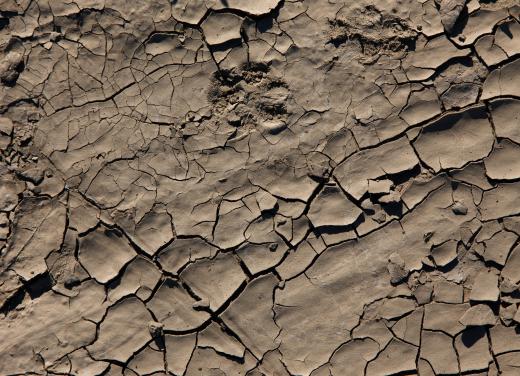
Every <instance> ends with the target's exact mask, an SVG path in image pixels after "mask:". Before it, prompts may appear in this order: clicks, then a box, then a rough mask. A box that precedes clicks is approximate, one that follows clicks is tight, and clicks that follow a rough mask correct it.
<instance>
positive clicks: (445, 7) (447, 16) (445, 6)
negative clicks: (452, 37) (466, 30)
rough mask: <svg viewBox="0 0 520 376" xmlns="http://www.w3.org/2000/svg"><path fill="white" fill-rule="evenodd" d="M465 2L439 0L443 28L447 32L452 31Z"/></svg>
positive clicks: (462, 0) (463, 0) (461, 0)
mask: <svg viewBox="0 0 520 376" xmlns="http://www.w3.org/2000/svg"><path fill="white" fill-rule="evenodd" d="M465 3H466V0H441V4H440V9H439V13H440V14H441V22H442V25H443V26H444V30H446V32H447V33H448V34H451V33H452V32H453V30H454V28H455V24H456V23H457V20H458V19H459V15H460V13H461V12H462V10H463V9H464V4H465Z"/></svg>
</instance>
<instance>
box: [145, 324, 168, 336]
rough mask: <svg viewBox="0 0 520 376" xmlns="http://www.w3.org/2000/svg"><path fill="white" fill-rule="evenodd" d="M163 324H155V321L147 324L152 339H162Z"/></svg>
mask: <svg viewBox="0 0 520 376" xmlns="http://www.w3.org/2000/svg"><path fill="white" fill-rule="evenodd" d="M163 329H164V324H162V323H160V322H157V321H150V322H149V323H148V331H149V332H150V335H151V336H152V338H155V339H157V338H162V337H163V335H164V332H163Z"/></svg>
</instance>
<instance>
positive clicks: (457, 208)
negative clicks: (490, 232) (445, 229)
mask: <svg viewBox="0 0 520 376" xmlns="http://www.w3.org/2000/svg"><path fill="white" fill-rule="evenodd" d="M451 211H452V212H453V213H454V214H456V215H466V214H468V208H467V207H466V206H465V205H464V204H463V203H462V202H459V201H457V202H455V203H454V204H453V205H452V206H451Z"/></svg>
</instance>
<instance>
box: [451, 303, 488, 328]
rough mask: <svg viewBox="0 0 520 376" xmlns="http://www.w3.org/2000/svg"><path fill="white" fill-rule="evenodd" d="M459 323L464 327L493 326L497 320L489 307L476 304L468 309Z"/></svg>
mask: <svg viewBox="0 0 520 376" xmlns="http://www.w3.org/2000/svg"><path fill="white" fill-rule="evenodd" d="M459 322H460V323H461V324H462V325H465V326H493V325H495V324H496V322H497V319H496V317H495V314H494V313H493V311H492V310H491V308H489V306H487V305H485V304H478V305H475V306H473V307H471V308H470V309H468V310H467V311H466V312H465V313H464V315H462V317H461V318H460V319H459Z"/></svg>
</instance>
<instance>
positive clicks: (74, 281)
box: [63, 275, 81, 290]
mask: <svg viewBox="0 0 520 376" xmlns="http://www.w3.org/2000/svg"><path fill="white" fill-rule="evenodd" d="M80 284H81V280H80V279H79V277H78V276H75V275H72V276H70V277H67V278H66V279H65V281H64V282H63V285H64V286H65V288H67V289H69V290H72V289H73V288H74V287H76V286H79V285H80Z"/></svg>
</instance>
